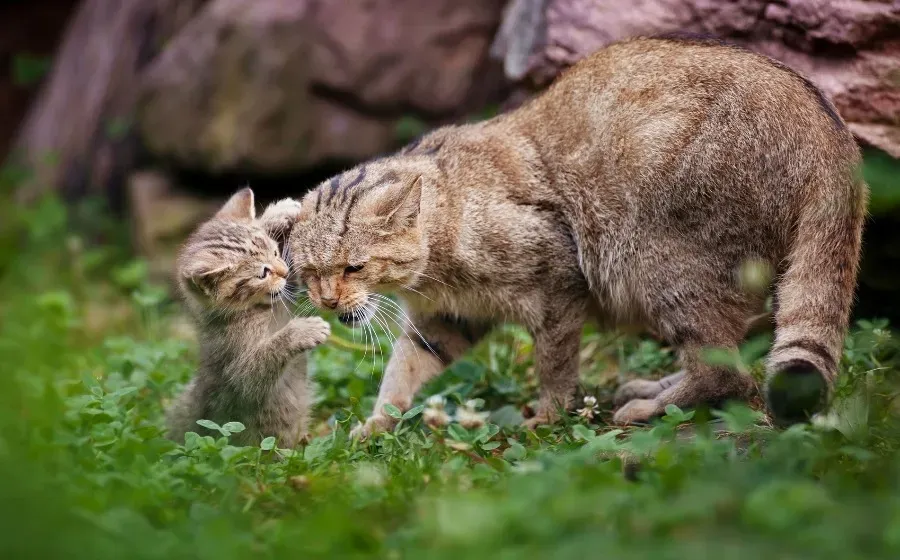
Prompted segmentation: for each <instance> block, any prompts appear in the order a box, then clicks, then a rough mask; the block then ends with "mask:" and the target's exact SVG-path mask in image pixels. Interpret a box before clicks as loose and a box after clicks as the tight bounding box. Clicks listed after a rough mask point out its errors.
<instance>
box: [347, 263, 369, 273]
mask: <svg viewBox="0 0 900 560" xmlns="http://www.w3.org/2000/svg"><path fill="white" fill-rule="evenodd" d="M364 266H365V265H364V264H361V265H357V266H353V265H351V266H348V267H347V268H345V269H344V272H345V273H347V274H351V273H353V272H359V271H360V270H362V269H363V267H364Z"/></svg>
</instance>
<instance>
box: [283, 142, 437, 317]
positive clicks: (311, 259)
mask: <svg viewBox="0 0 900 560" xmlns="http://www.w3.org/2000/svg"><path fill="white" fill-rule="evenodd" d="M433 165H434V164H433V163H431V162H430V161H427V160H425V159H424V158H419V157H393V158H389V159H387V160H382V161H376V162H372V163H369V164H364V165H360V166H358V167H356V168H354V169H351V170H349V171H347V172H345V173H342V174H341V175H338V176H336V177H334V178H332V179H331V180H329V181H325V182H324V183H322V184H321V185H319V186H318V188H316V189H315V190H313V191H311V192H309V193H308V194H307V195H306V197H305V198H304V199H303V204H302V210H301V212H300V218H299V220H298V222H297V227H295V228H294V229H293V231H292V233H291V237H290V241H289V248H290V251H291V259H292V261H293V266H294V267H295V270H296V271H297V273H298V274H299V275H300V277H301V278H302V279H303V281H304V283H305V284H306V285H307V287H308V289H309V292H308V295H309V298H310V300H311V301H312V302H313V303H314V304H315V305H316V306H318V307H320V308H323V309H334V310H335V311H336V312H337V313H338V317H339V319H340V320H341V321H342V322H343V323H345V324H350V325H355V324H358V323H361V322H367V321H368V320H369V319H371V316H372V312H373V307H374V304H373V303H372V301H371V296H370V294H371V293H373V292H384V291H392V290H395V289H398V288H402V287H411V286H414V285H415V284H416V283H417V282H418V280H419V278H420V276H421V274H422V272H423V271H424V269H425V265H426V263H427V260H428V245H427V239H426V235H425V232H424V231H423V229H422V227H421V223H420V219H419V215H420V206H421V204H422V191H423V188H426V187H425V185H426V182H427V181H428V177H429V176H431V175H432V173H433V171H434V167H433Z"/></svg>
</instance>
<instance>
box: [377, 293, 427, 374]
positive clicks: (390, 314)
mask: <svg viewBox="0 0 900 560" xmlns="http://www.w3.org/2000/svg"><path fill="white" fill-rule="evenodd" d="M376 310H377V312H378V313H384V317H385V318H386V319H390V320H391V321H393V323H394V324H395V325H397V327H399V328H400V332H401V333H403V336H405V337H406V338H407V340H409V343H410V345H411V346H412V348H413V352H415V353H416V361H417V362H420V363H421V361H422V358H421V356H419V350H418V349H417V348H416V346H418V345H417V344H416V343H415V342H413V339H412V338H411V337H410V336H409V333H408V332H407V331H406V329H405V328H403V325H401V324H400V323H399V321H397V314H396V313H394V312H393V311H392V310H391V309H390V308H384V307H381V306H380V305H376ZM399 338H400V337H398V336H395V337H394V342H396V341H397V340H398V339H399ZM397 348H398V349H399V350H400V353H401V355H402V356H403V361H406V353H405V352H404V351H403V348H402V347H401V346H399V345H397Z"/></svg>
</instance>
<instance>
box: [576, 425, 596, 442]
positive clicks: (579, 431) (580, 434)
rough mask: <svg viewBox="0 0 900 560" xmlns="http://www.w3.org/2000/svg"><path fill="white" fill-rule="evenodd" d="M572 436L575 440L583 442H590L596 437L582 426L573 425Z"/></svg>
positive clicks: (590, 430)
mask: <svg viewBox="0 0 900 560" xmlns="http://www.w3.org/2000/svg"><path fill="white" fill-rule="evenodd" d="M572 435H574V436H575V439H583V440H584V441H591V440H592V439H594V438H596V437H597V434H596V433H594V430H592V429H590V428H588V427H587V426H585V425H584V424H575V425H574V426H572Z"/></svg>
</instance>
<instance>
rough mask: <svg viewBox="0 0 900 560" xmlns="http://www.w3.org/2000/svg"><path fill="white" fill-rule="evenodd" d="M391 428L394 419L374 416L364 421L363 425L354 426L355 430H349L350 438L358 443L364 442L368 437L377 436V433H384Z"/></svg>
mask: <svg viewBox="0 0 900 560" xmlns="http://www.w3.org/2000/svg"><path fill="white" fill-rule="evenodd" d="M393 427H394V419H392V418H390V417H388V416H384V415H380V414H376V415H373V416H370V417H369V418H368V419H366V423H365V424H363V423H361V422H360V423H359V424H357V425H356V427H355V428H353V429H352V430H350V438H351V439H355V440H359V441H365V440H366V439H368V438H369V436H372V435H374V434H377V433H378V432H386V431H388V430H390V429H391V428H393Z"/></svg>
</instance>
